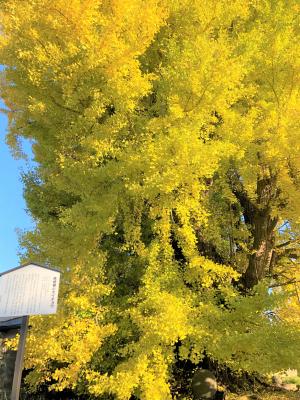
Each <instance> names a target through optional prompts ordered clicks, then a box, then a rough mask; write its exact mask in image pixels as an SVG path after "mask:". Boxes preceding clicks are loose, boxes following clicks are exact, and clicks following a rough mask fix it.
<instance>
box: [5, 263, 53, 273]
mask: <svg viewBox="0 0 300 400" xmlns="http://www.w3.org/2000/svg"><path fill="white" fill-rule="evenodd" d="M31 265H33V266H35V267H39V268H44V269H47V270H48V271H55V272H59V273H60V271H59V270H58V269H56V268H49V267H46V265H42V264H37V263H34V262H31V263H26V264H22V265H19V266H18V267H16V268H12V269H9V270H8V271H5V272H1V273H0V276H2V275H6V274H9V273H10V272H14V271H17V270H19V269H22V268H26V267H29V266H31Z"/></svg>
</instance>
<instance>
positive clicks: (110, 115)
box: [0, 0, 300, 400]
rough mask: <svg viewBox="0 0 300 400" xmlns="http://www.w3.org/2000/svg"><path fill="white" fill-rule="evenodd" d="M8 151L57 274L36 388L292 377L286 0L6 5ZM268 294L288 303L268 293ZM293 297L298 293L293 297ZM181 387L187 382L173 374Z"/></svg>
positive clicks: (294, 152)
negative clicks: (214, 367)
mask: <svg viewBox="0 0 300 400" xmlns="http://www.w3.org/2000/svg"><path fill="white" fill-rule="evenodd" d="M0 5H1V10H0V15H1V17H0V18H1V20H0V21H1V36H0V57H1V63H2V64H3V65H4V66H5V69H4V71H3V72H2V78H1V96H2V98H3V99H4V101H5V104H6V106H7V110H6V111H5V112H7V115H8V117H9V132H8V135H7V141H8V143H9V145H10V146H11V148H12V150H13V151H14V152H15V153H16V155H17V156H22V149H21V148H20V145H19V143H20V139H22V138H25V139H29V140H31V141H32V143H33V144H32V148H33V153H34V158H35V161H36V163H37V164H36V165H37V166H36V167H35V168H34V169H33V170H32V171H30V172H29V173H27V174H26V175H24V177H23V180H24V193H25V198H26V201H27V206H28V209H29V211H30V213H31V215H32V216H33V217H34V219H35V221H36V227H35V229H34V230H33V231H30V232H26V233H24V235H22V237H21V244H22V246H23V249H24V251H23V258H24V259H26V260H34V261H36V262H41V263H48V264H50V265H59V266H60V267H61V268H62V270H63V279H62V281H63V282H62V288H61V296H60V306H59V312H58V314H57V315H55V316H51V317H47V318H44V317H36V318H35V319H33V320H32V328H31V332H30V338H29V343H28V349H27V361H26V367H27V369H28V370H29V371H30V373H29V374H28V376H27V384H28V385H29V387H30V388H31V390H33V391H34V390H38V388H39V387H41V386H43V385H46V386H47V387H48V388H49V389H50V390H56V391H62V390H64V389H71V390H73V391H74V392H76V393H79V394H89V395H91V396H95V397H96V398H101V399H108V398H111V399H119V400H125V399H133V398H135V399H141V400H150V399H151V400H167V399H171V398H174V399H176V398H177V399H180V398H182V399H183V398H187V397H183V396H188V393H189V390H190V381H189V377H188V372H187V371H186V373H187V375H186V377H185V378H184V377H183V378H184V379H183V381H184V382H185V383H184V385H183V386H184V387H182V381H181V380H180V384H179V378H178V365H179V364H180V363H181V362H182V361H188V362H189V365H192V366H193V368H196V367H197V366H198V365H201V360H203V358H204V357H208V358H209V359H211V360H213V361H214V362H216V363H218V365H220V366H223V367H224V368H225V367H226V368H230V369H231V371H233V372H235V373H237V374H241V373H242V372H243V371H246V372H248V373H259V374H267V373H270V372H272V371H278V370H281V369H284V368H297V367H298V368H300V365H299V360H300V347H299V345H298V344H299V340H300V327H299V319H298V320H297V319H291V318H288V311H287V310H288V308H287V307H289V305H293V310H296V313H297V310H298V303H297V301H298V297H297V291H296V290H295V288H296V286H295V285H296V284H297V281H298V280H299V264H298V256H299V229H300V226H299V223H300V219H299V217H300V206H299V200H298V195H299V185H300V181H299V179H300V177H299V171H300V156H299V154H300V153H299V150H300V132H299V125H300V124H299V115H300V102H299V95H300V93H299V83H300V79H299V78H300V77H299V74H300V68H299V67H300V57H299V54H300V51H299V50H300V49H299V27H300V21H299V19H300V17H299V15H300V14H299V9H300V7H299V3H298V1H297V0H233V1H231V2H228V1H225V0H206V1H198V0H181V1H177V0H149V1H147V2H145V1H142V0H68V1H64V0H57V1H55V2H53V1H52V0H28V1H26V2H20V1H18V0H2V1H0ZM271 286H273V288H275V286H276V287H277V286H280V287H282V290H281V291H279V292H278V291H276V290H272V293H271V290H270V287H271ZM298 293H299V292H298ZM183 373H185V372H183Z"/></svg>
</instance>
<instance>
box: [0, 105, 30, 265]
mask: <svg viewBox="0 0 300 400" xmlns="http://www.w3.org/2000/svg"><path fill="white" fill-rule="evenodd" d="M3 107H4V106H3V103H2V102H1V100H0V108H3ZM6 131H7V118H6V116H5V115H4V114H3V113H0V187H1V192H0V272H1V271H5V270H7V269H10V268H13V267H15V266H17V265H18V264H19V259H18V256H17V253H18V247H19V245H18V235H17V232H16V230H17V229H21V230H24V229H30V228H31V227H32V226H33V222H32V221H31V218H30V217H29V215H27V214H26V211H25V209H26V205H25V202H24V199H23V189H22V182H21V171H24V170H27V169H28V168H29V165H28V162H25V161H24V160H15V159H14V158H13V157H12V155H11V154H10V151H9V148H8V146H7V145H6V143H5V134H6ZM24 150H25V152H30V146H29V144H25V149H24Z"/></svg>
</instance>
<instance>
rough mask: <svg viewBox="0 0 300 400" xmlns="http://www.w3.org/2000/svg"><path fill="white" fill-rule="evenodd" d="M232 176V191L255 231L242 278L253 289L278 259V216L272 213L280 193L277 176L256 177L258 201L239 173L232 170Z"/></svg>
mask: <svg viewBox="0 0 300 400" xmlns="http://www.w3.org/2000/svg"><path fill="white" fill-rule="evenodd" d="M230 178H231V183H232V189H233V193H234V194H235V195H236V197H237V199H238V200H239V202H240V204H241V206H242V208H243V214H244V219H245V223H246V224H247V225H248V226H249V228H250V231H251V234H252V240H253V245H252V248H251V249H250V255H249V262H248V265H247V268H246V270H245V272H244V274H243V276H242V278H241V283H242V285H243V287H244V288H245V289H251V288H253V286H255V285H257V284H258V283H259V282H260V281H261V280H262V279H263V278H264V277H265V275H266V272H269V271H270V270H271V269H272V264H273V263H274V259H275V258H274V251H275V250H274V249H275V228H276V225H277V222H278V218H277V217H274V216H273V215H272V204H273V203H274V201H276V198H277V196H278V190H277V188H276V177H275V176H271V177H267V178H259V179H258V180H257V189H256V193H257V200H256V201H254V200H252V199H250V198H249V197H248V194H247V192H246V191H245V189H244V187H243V184H242V182H241V180H240V178H239V176H238V174H237V173H234V174H232V175H231V176H230Z"/></svg>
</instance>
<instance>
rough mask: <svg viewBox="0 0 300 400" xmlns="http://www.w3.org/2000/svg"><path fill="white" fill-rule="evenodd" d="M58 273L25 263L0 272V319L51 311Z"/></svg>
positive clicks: (52, 309)
mask: <svg viewBox="0 0 300 400" xmlns="http://www.w3.org/2000/svg"><path fill="white" fill-rule="evenodd" d="M59 279H60V272H59V271H56V270H53V269H49V268H47V267H43V266H40V265H36V264H27V265H24V266H22V267H18V268H15V269H12V270H10V271H7V272H4V273H3V274H1V275H0V318H4V317H16V316H23V315H37V314H54V313H55V312H56V308H57V298H58V288H59Z"/></svg>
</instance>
